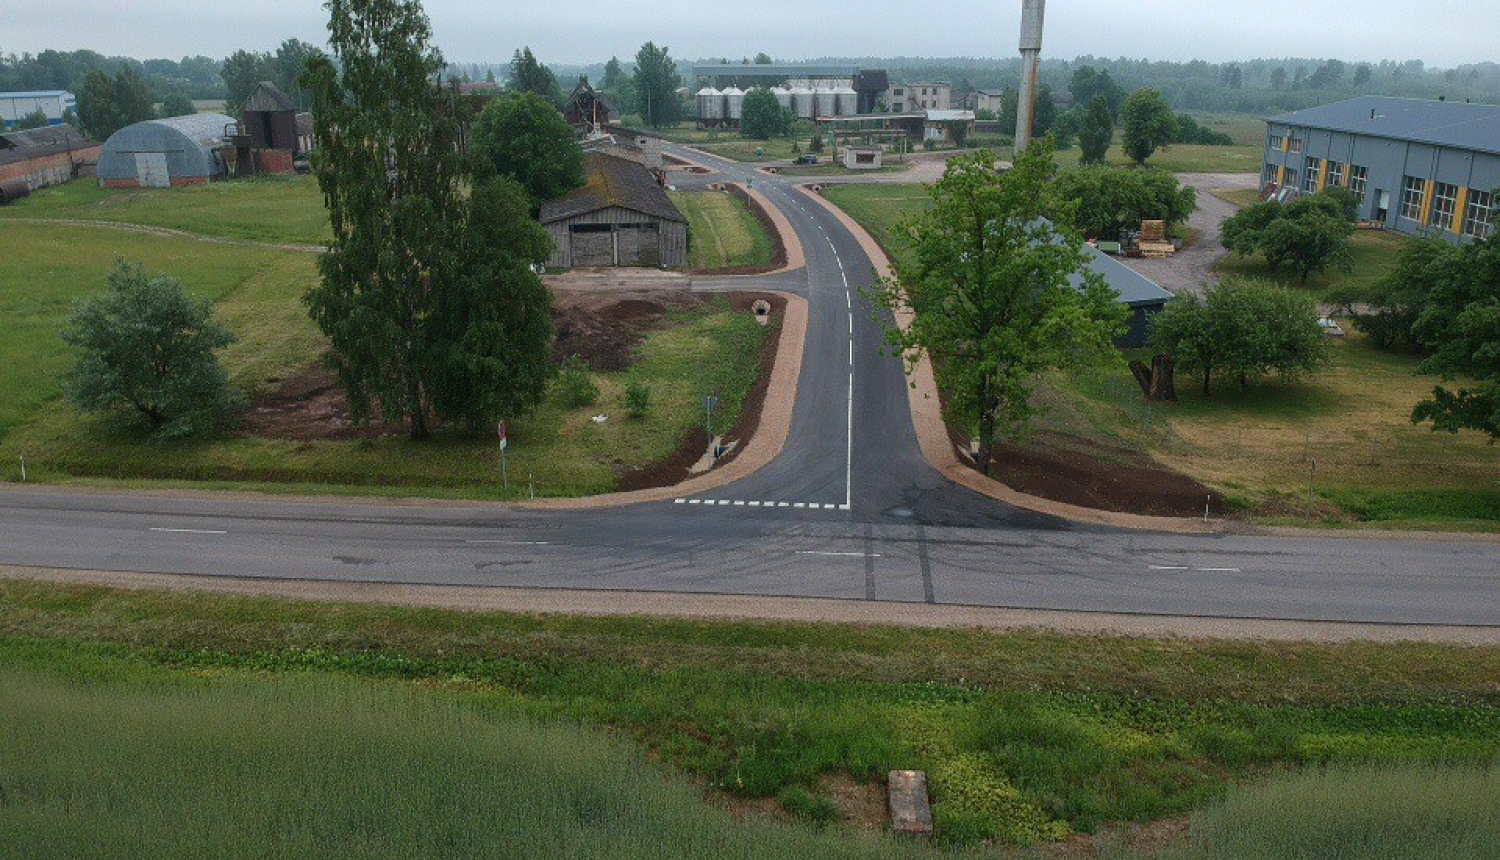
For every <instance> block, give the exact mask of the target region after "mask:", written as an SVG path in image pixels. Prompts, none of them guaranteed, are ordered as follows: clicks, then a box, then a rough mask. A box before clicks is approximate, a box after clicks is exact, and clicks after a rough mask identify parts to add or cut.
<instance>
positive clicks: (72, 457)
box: [0, 183, 772, 498]
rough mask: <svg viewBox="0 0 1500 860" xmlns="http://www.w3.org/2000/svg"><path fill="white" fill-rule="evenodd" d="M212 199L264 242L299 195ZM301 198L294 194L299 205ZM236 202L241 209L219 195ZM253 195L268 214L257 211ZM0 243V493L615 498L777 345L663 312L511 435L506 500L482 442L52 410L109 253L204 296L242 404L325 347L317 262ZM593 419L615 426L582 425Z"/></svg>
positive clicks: (7, 230) (48, 230)
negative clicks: (133, 488)
mask: <svg viewBox="0 0 1500 860" xmlns="http://www.w3.org/2000/svg"><path fill="white" fill-rule="evenodd" d="M75 186H78V184H77V183H75V184H74V185H73V186H67V187H66V188H67V189H68V194H75V195H78V196H84V192H88V193H92V191H90V189H88V188H86V187H84V190H83V192H79V191H75V190H72V189H74V187H75ZM221 187H222V188H234V189H235V190H234V191H233V192H226V196H221V197H218V198H216V199H217V200H219V201H220V203H221V204H224V203H227V201H231V200H235V201H248V202H246V210H247V211H245V212H242V213H241V214H240V216H238V218H237V219H236V217H235V216H233V215H230V216H228V217H229V220H230V221H237V222H238V223H243V224H261V225H262V227H263V228H265V229H269V226H270V225H271V224H273V223H275V222H276V217H275V214H274V213H275V212H276V211H277V210H278V209H284V208H286V207H287V206H289V205H290V204H289V203H288V201H289V200H292V199H295V197H289V196H287V194H286V193H285V191H286V187H296V186H285V187H284V186H282V185H279V184H277V183H249V184H247V185H245V186H243V187H241V188H235V185H234V184H233V183H224V184H221V185H214V186H209V188H210V189H218V188H221ZM308 187H310V186H306V187H303V190H302V191H300V192H298V193H301V194H306V193H307V188H308ZM197 191H198V189H174V190H171V191H163V192H160V193H162V194H178V193H184V194H185V195H189V196H190V195H193V194H195V193H196V192H197ZM241 193H244V194H245V195H246V196H244V197H234V196H232V195H234V194H241ZM256 193H265V194H268V195H270V196H271V197H272V198H274V199H275V200H276V201H277V202H276V203H275V204H274V205H270V204H266V205H265V206H263V205H262V204H261V203H260V202H258V198H257V197H256ZM65 196H66V195H65ZM164 199H166V198H164ZM33 202H37V203H44V204H45V201H44V200H33V201H28V202H27V203H26V204H25V205H23V206H16V207H10V208H9V209H8V210H3V211H8V212H12V213H23V212H26V211H27V207H28V206H30V204H31V203H33ZM183 205H187V204H183ZM192 205H194V206H196V205H198V204H196V203H194V204H192ZM267 207H269V208H267ZM168 208H169V209H170V208H171V207H170V206H169V207H168ZM129 211H131V212H134V213H136V214H137V215H141V216H142V220H151V218H149V217H146V216H147V215H149V214H151V213H155V214H156V215H157V216H160V217H158V218H157V220H159V221H166V220H172V219H169V218H167V217H166V216H161V215H160V213H159V212H157V211H156V210H155V209H152V208H151V207H146V208H143V209H135V208H132V209H130V210H129ZM39 217H40V216H39ZM47 217H52V216H47ZM122 217H123V216H122ZM132 217H134V216H132ZM173 217H174V218H175V216H173ZM258 229H259V228H258ZM200 232H203V231H201V230H200ZM262 235H263V236H264V238H267V239H272V240H275V241H283V240H286V239H288V238H289V237H288V236H287V235H276V234H274V233H270V232H267V233H263V234H262ZM0 244H3V245H4V247H5V248H6V249H7V253H6V254H5V255H3V257H0V313H3V316H0V361H4V362H5V366H6V368H7V371H6V372H5V373H4V374H0V480H19V479H20V459H21V458H22V457H25V458H26V463H27V476H28V478H29V479H31V480H33V481H37V480H41V481H48V482H77V481H91V482H97V481H123V482H128V483H139V482H158V483H167V484H188V483H190V484H192V485H195V486H206V487H239V488H244V489H256V490H262V491H272V492H319V493H335V494H337V493H355V494H375V495H411V494H420V495H431V496H438V497H461V498H504V497H509V498H518V497H525V496H526V495H529V494H530V493H531V492H532V491H533V490H534V491H535V492H536V493H537V494H538V495H547V496H576V495H588V494H595V493H600V492H607V491H610V490H612V489H614V488H615V486H616V485H617V483H618V474H619V473H620V471H622V470H624V469H628V468H631V467H634V466H641V465H646V464H649V463H652V462H656V461H657V460H659V459H661V458H663V457H665V456H667V455H668V454H670V453H671V452H672V451H673V450H675V448H676V446H677V444H678V438H679V436H680V435H681V433H682V432H683V430H684V429H685V428H687V427H689V426H693V425H695V424H696V422H698V421H699V420H701V418H700V415H699V408H698V404H700V403H701V400H702V396H703V395H704V394H705V393H708V392H712V391H718V392H719V393H720V395H721V397H722V398H723V403H724V404H725V411H724V413H722V416H723V419H724V420H727V421H730V422H732V421H733V420H734V416H735V415H736V414H737V413H738V408H739V404H740V403H741V402H742V400H743V398H744V396H745V394H746V393H747V392H748V391H749V390H750V387H751V386H752V385H753V384H754V381H755V378H756V375H757V372H758V368H759V362H760V353H761V348H762V346H763V345H764V344H765V343H766V338H767V337H769V336H771V334H772V329H767V328H763V327H761V326H758V325H756V324H755V322H754V320H753V319H751V317H750V315H749V314H740V313H735V312H733V311H731V310H730V309H729V307H728V305H727V304H726V303H724V302H715V303H711V304H708V305H704V306H702V307H700V308H697V309H693V310H685V311H681V312H674V313H673V314H672V315H670V316H669V319H668V320H667V325H666V327H665V328H664V329H662V330H658V331H652V332H649V333H648V334H647V335H646V337H645V340H644V341H643V342H642V344H641V346H640V349H639V354H638V356H637V358H638V360H637V361H636V362H635V363H634V364H633V365H632V366H631V367H629V368H628V369H626V370H624V371H620V372H614V373H600V374H595V376H594V381H595V383H596V385H597V386H598V387H599V389H600V396H599V398H598V400H597V401H596V402H595V403H594V404H592V405H590V406H586V407H581V408H576V409H565V408H562V407H560V406H558V405H556V404H554V403H551V402H548V403H545V404H543V406H542V407H541V408H540V409H539V410H538V411H537V412H536V413H535V414H534V415H531V416H526V417H522V418H520V419H518V420H516V421H514V422H512V429H511V433H510V437H511V438H510V441H511V447H510V451H509V455H510V463H509V466H510V469H511V470H512V471H511V478H512V481H511V484H510V490H509V493H508V495H507V493H506V492H505V491H504V490H503V489H502V487H501V485H500V479H499V471H500V463H499V454H498V451H497V449H496V446H495V444H494V443H493V441H492V440H491V439H489V438H487V437H486V438H478V437H474V436H470V435H466V434H462V433H456V432H450V433H443V434H440V436H439V438H437V439H434V440H432V441H430V442H427V443H413V442H411V441H410V440H408V439H407V438H406V437H405V436H404V435H402V434H399V433H398V434H396V435H388V436H382V437H379V438H370V439H359V440H330V439H322V440H311V441H309V440H294V439H268V438H260V437H253V436H249V435H243V434H236V433H230V434H226V435H221V436H217V437H211V438H204V439H195V440H181V441H176V442H171V443H158V442H150V441H148V440H146V439H145V438H144V437H143V436H142V434H141V432H140V431H139V430H138V429H136V428H135V427H134V426H132V425H127V424H125V423H122V422H121V421H120V420H118V419H117V418H115V417H113V416H87V415H83V414H81V413H79V412H77V411H76V410H74V409H73V408H71V407H70V406H68V405H67V404H66V403H65V402H63V400H62V397H61V392H62V386H61V382H60V379H59V377H60V374H62V373H63V372H64V371H65V370H66V369H67V368H68V367H69V366H70V363H71V361H72V355H71V353H70V351H69V350H68V348H67V347H66V346H65V345H64V344H63V343H62V341H61V339H60V338H58V336H57V332H58V330H59V329H60V328H61V327H62V326H63V325H64V323H65V322H66V320H67V318H68V315H69V313H70V311H71V308H72V305H73V302H74V301H76V300H77V299H80V298H84V297H86V296H89V295H93V294H95V293H97V292H99V291H101V290H102V289H103V286H104V276H105V274H106V273H107V272H108V270H109V268H110V267H111V266H112V265H113V263H114V261H115V260H116V259H117V258H123V259H126V260H129V261H138V262H142V263H144V264H145V265H146V267H147V269H148V270H149V271H151V272H162V273H166V274H170V275H173V276H174V277H177V278H178V279H179V280H180V281H182V283H183V285H184V287H185V288H186V290H187V291H188V292H189V293H190V294H193V295H199V296H205V297H207V298H209V299H211V300H213V301H214V303H215V304H214V313H215V315H216V316H217V318H218V319H219V320H220V321H221V322H223V323H224V324H225V325H226V326H227V327H228V328H229V329H230V330H231V331H232V332H233V333H234V334H235V335H236V337H237V338H238V340H237V341H236V343H234V344H233V345H231V346H230V347H229V348H228V349H227V350H225V352H224V353H223V356H222V357H223V360H224V362H225V367H226V369H227V370H228V371H229V373H230V376H231V379H232V381H233V382H234V383H235V384H236V385H238V386H239V387H241V388H242V389H243V390H245V391H246V392H247V393H248V394H250V395H251V396H252V397H253V396H257V395H261V394H265V393H268V392H270V391H273V390H275V389H276V388H277V387H278V386H279V385H280V384H281V383H283V382H284V381H285V380H287V379H289V378H291V377H292V376H294V375H295V374H296V373H297V372H299V371H300V370H301V369H303V368H306V367H308V366H309V365H311V364H312V363H314V362H315V361H317V360H318V359H319V358H320V357H321V356H322V355H323V354H324V353H325V352H326V350H327V344H326V341H325V340H324V339H323V337H322V335H321V334H320V333H319V332H318V331H317V330H316V328H315V327H314V326H313V324H312V322H311V321H310V320H309V319H308V316H307V312H306V308H305V306H304V305H303V303H302V296H303V294H304V293H305V292H306V290H307V289H308V288H309V287H311V286H312V285H313V284H314V283H315V282H316V277H317V274H316V267H315V259H316V258H315V256H314V255H313V254H309V253H306V252H297V251H280V250H271V249H265V248H259V247H245V246H239V245H224V244H218V243H214V242H210V241H202V240H199V239H193V238H185V237H178V236H158V235H150V234H141V233H133V232H127V231H123V230H117V229H112V228H109V227H106V226H85V225H81V224H80V225H64V224H37V223H25V222H19V221H8V220H5V219H4V218H0ZM637 381H638V382H640V383H642V384H644V385H646V386H647V387H649V388H650V389H651V407H650V409H649V411H648V413H647V414H646V416H645V417H643V418H640V419H627V418H626V417H625V408H624V399H625V389H626V387H627V385H629V384H630V383H631V382H637ZM601 413H603V414H606V415H609V416H610V417H611V420H609V421H607V422H606V423H604V424H596V423H594V422H593V421H591V420H590V419H591V417H592V416H594V415H597V414H601Z"/></svg>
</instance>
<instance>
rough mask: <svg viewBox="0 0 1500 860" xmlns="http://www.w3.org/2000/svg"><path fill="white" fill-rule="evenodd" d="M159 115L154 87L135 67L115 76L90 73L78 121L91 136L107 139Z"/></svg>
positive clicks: (79, 105) (79, 102)
mask: <svg viewBox="0 0 1500 860" xmlns="http://www.w3.org/2000/svg"><path fill="white" fill-rule="evenodd" d="M155 117H156V102H155V100H154V99H153V98H152V97H151V89H150V88H149V87H147V86H146V82H145V81H144V80H142V79H141V76H140V75H138V74H136V73H135V72H134V71H132V70H131V69H121V70H120V71H118V72H116V73H115V74H114V75H113V76H111V75H107V74H105V73H104V72H89V73H88V74H87V75H85V76H84V79H83V92H81V93H79V94H78V124H79V125H80V126H82V129H83V132H84V133H85V134H88V135H89V136H91V137H93V138H95V139H97V140H104V139H106V138H108V137H109V136H110V135H112V134H114V133H115V132H117V131H119V130H120V129H122V128H124V127H125V126H127V125H133V124H134V123H138V122H142V121H144V120H148V119H154V118H155Z"/></svg>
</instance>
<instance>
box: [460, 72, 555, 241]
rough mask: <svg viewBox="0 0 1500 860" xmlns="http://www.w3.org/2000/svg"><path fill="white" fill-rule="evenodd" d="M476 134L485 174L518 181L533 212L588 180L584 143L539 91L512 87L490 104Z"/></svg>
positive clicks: (478, 158)
mask: <svg viewBox="0 0 1500 860" xmlns="http://www.w3.org/2000/svg"><path fill="white" fill-rule="evenodd" d="M472 140H473V148H474V155H475V160H476V167H477V168H478V170H479V172H480V174H481V175H486V174H490V173H493V174H497V175H500V176H507V177H510V178H511V179H514V180H515V181H516V182H519V183H520V184H521V187H522V188H523V189H525V191H526V194H527V195H528V196H529V197H530V199H531V203H530V208H531V210H532V211H533V212H534V211H536V210H537V209H539V208H540V207H541V205H542V204H543V203H545V202H546V201H548V200H550V199H552V198H553V197H557V196H558V195H560V194H565V193H567V192H568V191H571V190H573V189H574V188H577V187H578V186H580V185H582V184H583V149H582V148H581V147H580V146H579V145H578V142H577V141H576V140H574V138H573V127H572V126H570V125H568V121H567V120H565V119H563V116H562V114H560V113H558V112H557V108H554V107H553V106H552V105H551V104H550V103H549V102H547V101H546V100H545V99H543V98H542V97H541V96H538V95H536V94H535V93H523V92H513V93H507V94H505V95H503V96H501V97H500V98H497V99H495V100H493V101H491V102H490V103H489V104H487V105H485V106H484V110H482V111H480V113H479V118H478V119H477V120H475V122H474V130H473V137H472Z"/></svg>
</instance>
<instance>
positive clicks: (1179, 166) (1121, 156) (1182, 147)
mask: <svg viewBox="0 0 1500 860" xmlns="http://www.w3.org/2000/svg"><path fill="white" fill-rule="evenodd" d="M1080 154H1081V153H1080V151H1079V149H1078V147H1076V146H1075V147H1073V148H1072V149H1065V150H1063V151H1061V152H1059V153H1057V163H1058V164H1061V165H1063V166H1064V167H1071V166H1073V165H1076V164H1077V163H1078V159H1079V156H1080ZM1264 155H1265V147H1264V146H1261V145H1259V144H1257V145H1254V146H1240V145H1236V146H1198V145H1188V144H1173V145H1172V146H1168V147H1163V148H1162V149H1159V150H1157V151H1156V153H1155V154H1154V155H1152V156H1151V157H1150V158H1149V159H1147V160H1146V166H1147V167H1157V168H1161V169H1162V170H1167V171H1171V172H1172V173H1259V172H1260V169H1261V165H1262V163H1263V162H1264ZM1105 160H1106V161H1107V162H1108V163H1109V164H1112V165H1116V166H1127V165H1131V164H1134V163H1135V162H1133V161H1131V160H1130V159H1129V158H1128V157H1127V156H1126V155H1125V153H1124V151H1123V150H1121V149H1120V147H1119V146H1118V145H1116V146H1112V147H1110V150H1109V152H1108V154H1106V155H1105Z"/></svg>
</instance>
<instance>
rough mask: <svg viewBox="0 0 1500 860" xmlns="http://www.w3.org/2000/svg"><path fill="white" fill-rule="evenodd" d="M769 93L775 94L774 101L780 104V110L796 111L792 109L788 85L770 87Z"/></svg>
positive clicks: (790, 92) (790, 91)
mask: <svg viewBox="0 0 1500 860" xmlns="http://www.w3.org/2000/svg"><path fill="white" fill-rule="evenodd" d="M771 94H772V95H774V96H776V103H777V104H779V105H781V109H782V110H784V111H792V112H793V113H796V111H794V110H792V90H791V88H790V87H772V88H771Z"/></svg>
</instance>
